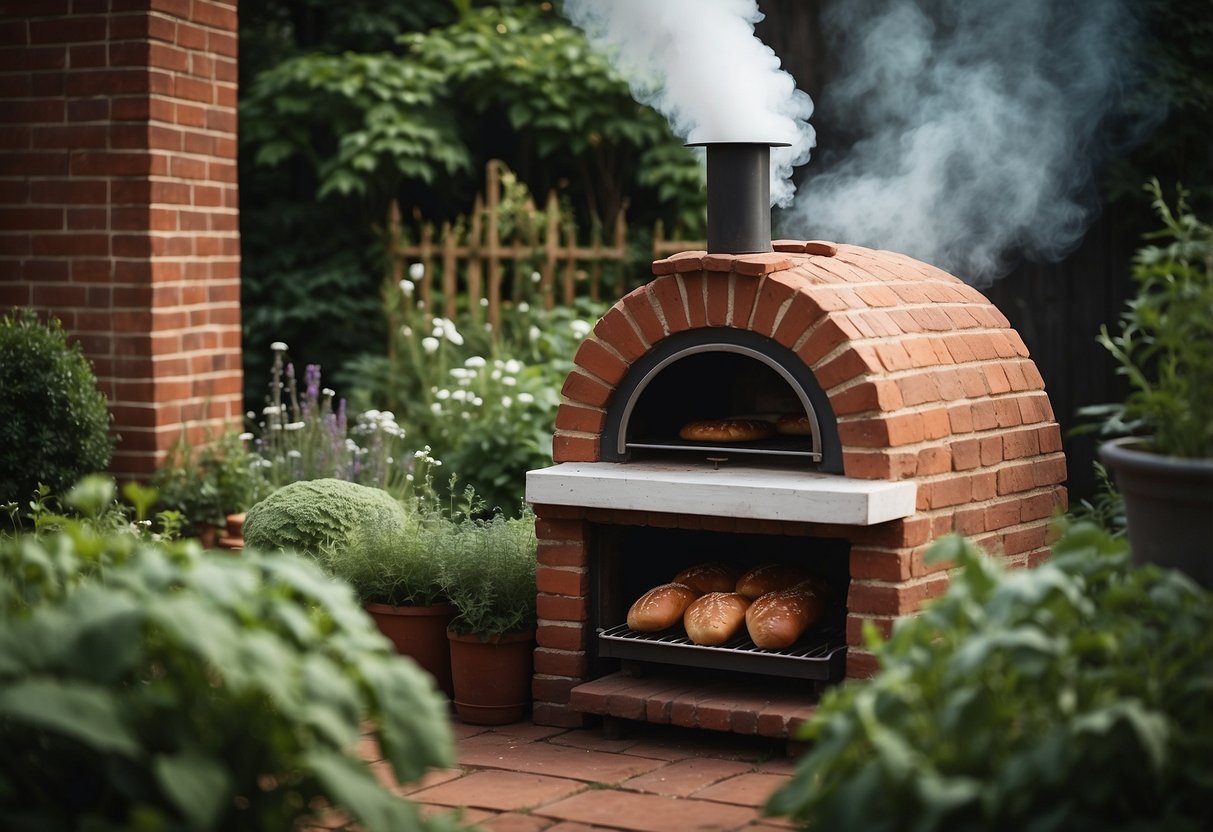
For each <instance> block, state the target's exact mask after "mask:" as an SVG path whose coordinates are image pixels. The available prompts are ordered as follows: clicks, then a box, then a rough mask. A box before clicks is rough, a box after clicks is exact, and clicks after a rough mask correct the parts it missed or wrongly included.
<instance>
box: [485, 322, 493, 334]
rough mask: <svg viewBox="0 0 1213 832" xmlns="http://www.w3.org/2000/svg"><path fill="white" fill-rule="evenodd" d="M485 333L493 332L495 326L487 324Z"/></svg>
mask: <svg viewBox="0 0 1213 832" xmlns="http://www.w3.org/2000/svg"><path fill="white" fill-rule="evenodd" d="M484 331H485V332H492V331H493V325H492V324H487V323H486V324H485V325H484Z"/></svg>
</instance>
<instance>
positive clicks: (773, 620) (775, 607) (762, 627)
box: [745, 583, 825, 650]
mask: <svg viewBox="0 0 1213 832" xmlns="http://www.w3.org/2000/svg"><path fill="white" fill-rule="evenodd" d="M824 606H825V605H824V604H823V603H822V599H821V598H820V597H819V596H818V594H817V593H816V592H815V591H814V590H813V587H812V586H811V585H810V584H808V583H803V584H797V585H796V586H794V587H792V588H791V589H781V590H778V591H776V592H768V593H767V594H766V595H763V596H762V597H761V598H759V599H758V600H757V601H755V602H754V603H752V604H750V607H749V609H747V610H746V613H745V625H746V630H747V631H748V632H749V634H750V640H751V641H753V642H754V644H755V646H757V647H761V648H763V649H766V650H782V649H784V648H785V647H791V646H792V645H793V644H795V643H796V640H797V639H799V638H800V637H801V636H802V635H804V632H805V630H807V629H809V627H811V626H813V624H814V623H815V622H816V621H817V619H818V618H820V617H821V611H822V609H823V607H824Z"/></svg>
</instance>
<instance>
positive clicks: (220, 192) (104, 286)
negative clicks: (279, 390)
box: [0, 0, 242, 476]
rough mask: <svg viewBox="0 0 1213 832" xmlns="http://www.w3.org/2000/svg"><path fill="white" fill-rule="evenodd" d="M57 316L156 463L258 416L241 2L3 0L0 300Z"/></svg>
mask: <svg viewBox="0 0 1213 832" xmlns="http://www.w3.org/2000/svg"><path fill="white" fill-rule="evenodd" d="M13 305H33V306H35V307H38V308H39V309H41V310H45V311H47V312H50V313H53V314H55V315H56V316H58V317H59V318H60V319H61V320H62V321H63V324H64V326H65V328H67V329H68V331H69V332H71V333H72V334H73V336H75V337H76V338H78V339H79V340H80V342H81V344H82V345H83V347H84V350H85V352H86V353H87V355H88V356H89V358H90V359H91V360H92V361H93V364H94V367H95V369H96V372H97V376H98V382H99V385H100V387H101V389H102V391H103V392H104V393H105V395H106V396H107V397H108V398H109V401H110V408H111V412H112V413H113V416H114V429H115V431H116V432H117V433H118V434H120V435H121V442H120V444H119V445H118V449H117V451H116V453H115V457H114V463H113V466H112V467H113V470H114V472H115V473H116V474H118V475H120V476H135V475H145V474H147V473H149V472H150V471H152V470H153V469H154V467H155V465H156V464H157V463H158V462H159V461H160V460H162V459H163V456H164V453H165V451H166V450H167V449H168V448H169V447H170V446H171V444H172V443H173V441H174V440H175V439H176V437H177V435H178V434H179V432H180V431H181V430H182V427H183V425H184V424H186V423H188V424H189V426H190V431H191V433H192V434H193V435H194V438H195V439H200V438H202V437H203V436H204V435H205V433H206V432H207V431H208V430H212V429H218V428H220V427H221V426H223V425H224V424H226V423H229V422H232V421H237V420H239V418H240V414H241V411H242V407H241V399H240V391H241V386H242V383H241V370H240V367H241V362H240V239H239V231H238V190H237V185H236V0H0V307H3V308H8V307H10V306H13Z"/></svg>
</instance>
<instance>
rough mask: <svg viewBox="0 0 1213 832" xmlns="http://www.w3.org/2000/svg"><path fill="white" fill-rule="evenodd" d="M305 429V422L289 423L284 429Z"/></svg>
mask: <svg viewBox="0 0 1213 832" xmlns="http://www.w3.org/2000/svg"><path fill="white" fill-rule="evenodd" d="M305 427H307V423H306V422H290V423H289V424H287V426H286V429H287V430H303V429H304V428H305Z"/></svg>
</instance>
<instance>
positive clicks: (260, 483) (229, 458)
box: [151, 432, 270, 528]
mask: <svg viewBox="0 0 1213 832" xmlns="http://www.w3.org/2000/svg"><path fill="white" fill-rule="evenodd" d="M260 462H261V460H260V457H258V456H257V455H255V454H253V453H251V452H250V451H248V450H246V449H245V447H244V442H243V441H242V440H241V439H240V437H239V435H238V434H235V433H225V434H223V435H221V436H220V437H219V438H218V439H215V440H213V441H212V442H210V443H209V444H207V445H204V446H203V447H201V448H194V447H192V446H191V445H190V444H189V441H188V440H187V438H186V435H185V432H182V435H181V438H180V439H179V440H178V441H177V442H176V443H175V444H174V445H173V447H172V448H170V449H169V453H168V456H167V458H166V459H165V460H164V463H163V464H162V465H161V466H160V468H159V469H157V471H156V473H155V475H154V476H153V477H152V482H151V485H152V487H153V488H155V489H156V491H157V492H158V493H159V496H160V505H161V506H163V507H164V508H166V509H169V510H172V511H176V512H178V513H180V514H181V516H182V518H183V519H184V522H185V523H187V524H188V525H189V526H191V527H197V525H198V524H201V523H205V524H209V525H211V526H217V527H220V528H222V527H223V525H224V523H225V521H226V518H227V516H228V515H229V514H236V513H238V512H241V511H248V510H249V508H250V507H252V505H253V504H254V503H256V502H257V501H258V500H259V499H261V497H262V496H264V495H265V494H267V493H269V491H270V485H269V483H268V482H267V481H266V479H265V477H263V476H262V474H261V470H260V469H261V465H260Z"/></svg>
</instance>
